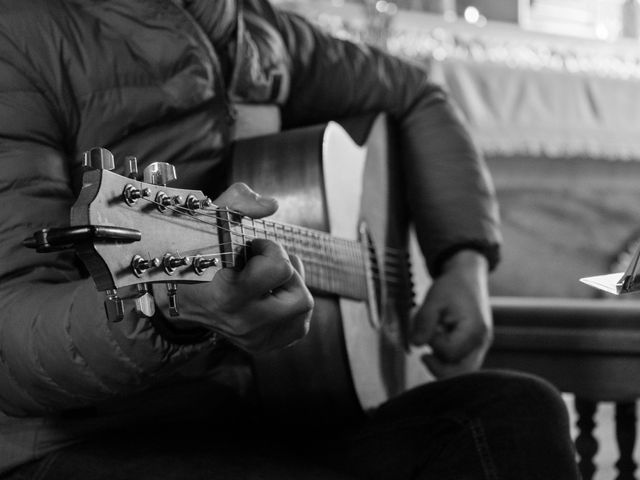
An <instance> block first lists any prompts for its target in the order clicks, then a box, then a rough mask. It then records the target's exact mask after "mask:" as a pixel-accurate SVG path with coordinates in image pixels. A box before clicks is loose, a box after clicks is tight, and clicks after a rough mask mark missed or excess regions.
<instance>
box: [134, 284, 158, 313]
mask: <svg viewBox="0 0 640 480" xmlns="http://www.w3.org/2000/svg"><path fill="white" fill-rule="evenodd" d="M134 304H135V308H136V313H137V314H138V315H144V316H145V317H149V318H151V317H153V315H154V314H155V313H156V304H155V301H154V299H153V295H151V294H150V293H149V287H148V286H147V284H144V283H139V284H138V296H137V297H135V298H134Z"/></svg>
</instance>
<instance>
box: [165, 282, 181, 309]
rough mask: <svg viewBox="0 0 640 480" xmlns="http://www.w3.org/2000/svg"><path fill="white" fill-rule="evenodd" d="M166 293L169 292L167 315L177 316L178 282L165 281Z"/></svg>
mask: <svg viewBox="0 0 640 480" xmlns="http://www.w3.org/2000/svg"><path fill="white" fill-rule="evenodd" d="M167 293H168V294H169V315H171V316H172V317H178V316H179V315H180V312H179V311H178V298H177V294H178V284H177V283H174V282H169V283H167Z"/></svg>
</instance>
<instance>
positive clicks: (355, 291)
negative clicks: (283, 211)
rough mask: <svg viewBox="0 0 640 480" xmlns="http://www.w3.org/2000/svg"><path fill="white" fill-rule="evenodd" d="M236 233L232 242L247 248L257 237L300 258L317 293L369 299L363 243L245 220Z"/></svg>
mask: <svg viewBox="0 0 640 480" xmlns="http://www.w3.org/2000/svg"><path fill="white" fill-rule="evenodd" d="M231 230H232V233H231V235H232V237H234V239H232V243H233V244H234V245H236V244H240V245H243V246H244V245H246V244H247V242H249V241H250V240H252V239H254V238H266V239H269V240H273V241H275V242H278V243H280V244H281V245H283V246H284V247H285V249H286V250H287V252H289V253H291V254H294V255H296V256H298V257H299V258H300V259H301V260H302V262H303V264H304V271H305V282H306V284H307V286H308V287H309V288H310V289H311V290H314V291H316V292H321V293H328V294H336V295H339V296H341V297H348V298H353V299H356V300H365V299H367V297H368V286H367V285H368V283H367V280H368V279H367V274H368V273H367V272H368V271H369V268H368V261H369V260H368V253H367V251H366V250H365V249H363V245H362V243H361V242H358V241H354V240H347V239H342V238H336V237H332V236H331V235H329V234H328V233H326V232H320V231H317V230H312V229H307V228H303V227H296V226H292V225H287V224H282V223H277V222H272V221H264V220H254V219H250V218H243V219H242V220H241V221H240V222H238V223H237V225H236V226H235V227H233V228H231Z"/></svg>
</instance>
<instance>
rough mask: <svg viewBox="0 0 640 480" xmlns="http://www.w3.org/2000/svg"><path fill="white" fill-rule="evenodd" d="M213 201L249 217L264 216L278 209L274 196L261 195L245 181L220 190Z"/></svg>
mask: <svg viewBox="0 0 640 480" xmlns="http://www.w3.org/2000/svg"><path fill="white" fill-rule="evenodd" d="M214 203H215V204H216V205H217V206H219V207H228V208H229V209H230V210H233V211H235V212H239V213H242V214H243V215H246V216H248V217H251V218H261V217H266V216H269V215H272V214H273V213H275V211H276V210H277V209H278V201H277V200H276V199H275V198H273V197H263V196H262V195H260V194H259V193H257V192H255V191H253V190H252V189H251V188H249V186H248V185H247V184H246V183H234V184H233V185H231V186H230V187H229V188H227V189H226V190H225V191H224V192H222V194H221V195H220V196H219V197H218V198H216V199H215V200H214Z"/></svg>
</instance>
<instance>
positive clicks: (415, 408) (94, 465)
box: [5, 371, 579, 480]
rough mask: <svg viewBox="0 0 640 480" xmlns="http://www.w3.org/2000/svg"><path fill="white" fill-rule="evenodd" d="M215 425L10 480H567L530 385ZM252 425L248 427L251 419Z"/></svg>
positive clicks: (560, 430) (457, 385)
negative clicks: (336, 413)
mask: <svg viewBox="0 0 640 480" xmlns="http://www.w3.org/2000/svg"><path fill="white" fill-rule="evenodd" d="M226 418H227V420H229V421H227V422H224V423H222V424H218V425H216V424H215V423H211V422H203V423H202V424H200V425H189V426H187V425H183V426H181V427H176V428H167V429H158V430H156V431H147V432H145V433H139V432H137V433H136V432H127V433H126V434H125V433H123V434H122V435H110V436H106V437H101V438H99V439H96V440H93V441H88V442H85V443H81V444H77V445H75V446H71V447H68V448H66V449H62V450H60V451H58V452H55V453H53V454H51V455H49V456H47V457H45V458H42V459H40V460H38V461H36V462H33V463H31V464H29V465H25V466H24V467H21V468H19V469H18V470H16V471H14V472H12V473H10V474H9V475H8V476H6V477H5V478H6V480H9V479H10V480H25V479H33V480H57V479H65V480H151V479H153V480H184V479H194V480H200V479H202V480H204V479H207V480H223V479H224V480H254V479H255V480H272V479H273V480H276V479H277V480H288V479H291V480H294V479H295V480H307V479H308V480H320V479H327V480H328V479H336V480H343V479H344V480H348V479H371V480H409V479H412V480H414V479H415V480H498V479H500V480H534V479H537V480H574V479H579V474H578V470H577V466H576V461H575V452H574V448H573V443H572V441H571V438H570V435H569V424H568V415H567V411H566V408H565V405H564V403H563V401H562V398H561V396H560V395H559V393H558V392H557V391H556V390H555V389H554V387H552V386H551V385H549V384H548V383H546V382H544V381H543V380H540V379H538V378H536V377H533V376H529V375H524V374H519V373H513V372H506V371H481V372H476V373H472V374H467V375H462V376H459V377H455V378H451V379H447V380H441V381H437V382H433V383H430V384H427V385H424V386H421V387H418V388H415V389H413V390H411V391H409V392H406V393H404V394H402V395H401V396H399V397H396V398H394V399H392V400H390V401H388V402H387V403H385V404H383V405H382V406H380V407H379V408H378V409H377V410H376V411H374V412H372V413H371V414H370V415H367V416H366V418H363V419H362V420H359V421H357V422H355V423H354V424H351V425H342V426H331V428H326V429H324V430H318V429H314V430H312V431H307V430H305V429H295V428H285V427H281V428H279V427H278V424H271V423H266V422H261V421H260V420H259V419H257V418H256V417H255V416H253V415H247V416H244V417H243V416H242V415H241V414H240V413H237V414H230V415H228V416H227V417H226ZM248 419H251V420H248Z"/></svg>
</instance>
